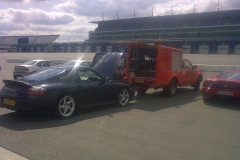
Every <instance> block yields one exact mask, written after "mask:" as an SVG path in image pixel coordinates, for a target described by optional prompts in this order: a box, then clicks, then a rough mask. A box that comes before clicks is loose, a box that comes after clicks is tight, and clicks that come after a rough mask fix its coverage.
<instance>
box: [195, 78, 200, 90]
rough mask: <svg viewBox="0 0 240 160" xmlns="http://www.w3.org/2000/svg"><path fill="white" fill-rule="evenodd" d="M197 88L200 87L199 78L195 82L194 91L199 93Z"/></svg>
mask: <svg viewBox="0 0 240 160" xmlns="http://www.w3.org/2000/svg"><path fill="white" fill-rule="evenodd" d="M199 87H200V77H198V79H197V81H196V82H195V85H194V91H199Z"/></svg>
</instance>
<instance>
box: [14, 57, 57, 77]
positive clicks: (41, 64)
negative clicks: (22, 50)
mask: <svg viewBox="0 0 240 160" xmlns="http://www.w3.org/2000/svg"><path fill="white" fill-rule="evenodd" d="M56 65H57V63H55V62H53V61H50V60H31V61H27V62H25V63H23V64H20V65H17V66H15V68H14V71H13V78H15V79H16V78H18V77H23V76H25V75H27V74H30V73H32V72H35V71H37V70H40V69H43V68H47V67H52V66H56Z"/></svg>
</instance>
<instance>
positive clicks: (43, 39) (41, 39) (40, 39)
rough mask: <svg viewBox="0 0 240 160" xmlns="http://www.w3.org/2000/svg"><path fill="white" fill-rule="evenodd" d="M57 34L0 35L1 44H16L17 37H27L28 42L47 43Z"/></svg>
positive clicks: (56, 36) (17, 42) (54, 38)
mask: <svg viewBox="0 0 240 160" xmlns="http://www.w3.org/2000/svg"><path fill="white" fill-rule="evenodd" d="M58 37H59V35H39V36H3V37H0V44H1V45H17V44H19V43H20V42H19V41H18V40H19V39H27V42H28V44H49V43H52V42H53V41H54V40H56V39H57V38H58Z"/></svg>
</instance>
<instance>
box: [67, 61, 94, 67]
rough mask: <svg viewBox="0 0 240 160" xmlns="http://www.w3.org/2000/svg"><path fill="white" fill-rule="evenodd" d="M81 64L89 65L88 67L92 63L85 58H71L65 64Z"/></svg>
mask: <svg viewBox="0 0 240 160" xmlns="http://www.w3.org/2000/svg"><path fill="white" fill-rule="evenodd" d="M76 63H77V65H81V66H87V67H91V66H92V63H91V62H89V61H85V60H71V61H67V62H65V63H64V64H63V65H76Z"/></svg>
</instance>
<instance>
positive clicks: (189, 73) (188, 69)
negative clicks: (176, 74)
mask: <svg viewBox="0 0 240 160" xmlns="http://www.w3.org/2000/svg"><path fill="white" fill-rule="evenodd" d="M184 71H185V73H184V74H185V75H184V77H185V82H186V83H187V84H193V83H194V76H195V74H194V73H195V72H194V70H193V66H192V64H191V63H190V62H189V61H188V60H184Z"/></svg>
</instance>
